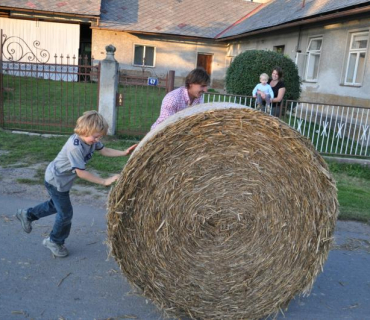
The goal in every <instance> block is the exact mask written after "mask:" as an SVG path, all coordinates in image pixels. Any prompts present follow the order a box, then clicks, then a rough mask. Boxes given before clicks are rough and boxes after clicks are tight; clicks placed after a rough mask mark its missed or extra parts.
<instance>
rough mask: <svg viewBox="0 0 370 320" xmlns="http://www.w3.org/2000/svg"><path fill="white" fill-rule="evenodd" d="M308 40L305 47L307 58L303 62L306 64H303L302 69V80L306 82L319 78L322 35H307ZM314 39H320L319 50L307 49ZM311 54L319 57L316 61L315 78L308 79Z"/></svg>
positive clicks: (315, 80)
mask: <svg viewBox="0 0 370 320" xmlns="http://www.w3.org/2000/svg"><path fill="white" fill-rule="evenodd" d="M308 40H309V41H308V45H307V49H306V54H307V59H306V63H305V64H306V66H305V70H304V81H306V82H317V81H318V80H319V73H320V61H321V52H322V46H323V42H324V37H323V36H312V37H309V39H308ZM314 40H321V46H320V50H309V48H310V45H311V43H312V41H314ZM312 56H318V57H319V62H318V65H317V74H316V78H312V79H308V74H309V72H308V71H309V68H310V62H311V57H312Z"/></svg>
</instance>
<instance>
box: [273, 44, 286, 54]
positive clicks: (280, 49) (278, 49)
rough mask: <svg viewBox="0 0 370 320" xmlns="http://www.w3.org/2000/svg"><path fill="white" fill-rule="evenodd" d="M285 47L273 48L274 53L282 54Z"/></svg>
mask: <svg viewBox="0 0 370 320" xmlns="http://www.w3.org/2000/svg"><path fill="white" fill-rule="evenodd" d="M284 50H285V46H274V51H275V52H277V53H281V54H284Z"/></svg>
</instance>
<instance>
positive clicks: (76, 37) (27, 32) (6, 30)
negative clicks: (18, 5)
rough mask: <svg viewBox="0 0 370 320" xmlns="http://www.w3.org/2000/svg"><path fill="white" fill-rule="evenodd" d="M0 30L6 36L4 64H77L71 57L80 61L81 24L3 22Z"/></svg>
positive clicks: (28, 21) (6, 20)
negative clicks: (18, 62)
mask: <svg viewBox="0 0 370 320" xmlns="http://www.w3.org/2000/svg"><path fill="white" fill-rule="evenodd" d="M0 29H2V30H3V35H6V38H5V37H4V38H3V39H2V40H3V45H4V48H3V50H4V52H3V59H4V60H5V61H7V60H9V61H20V62H40V63H56V62H57V63H63V64H66V63H69V64H74V63H76V64H77V63H78V60H77V59H76V60H73V59H72V57H73V56H75V57H76V58H78V49H79V43H80V26H79V24H68V23H54V22H45V21H34V20H22V19H9V18H0ZM55 55H56V56H57V61H55V57H54V56H55ZM61 56H63V57H64V59H63V60H61V59H60V57H61ZM67 56H69V57H70V59H69V60H68V61H67V58H66V57H67Z"/></svg>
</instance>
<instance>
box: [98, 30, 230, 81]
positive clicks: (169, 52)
mask: <svg viewBox="0 0 370 320" xmlns="http://www.w3.org/2000/svg"><path fill="white" fill-rule="evenodd" d="M109 44H112V45H114V46H115V47H116V48H117V50H116V52H115V58H116V60H117V61H118V62H119V64H120V69H121V70H128V71H136V72H138V73H140V72H141V71H142V70H143V69H142V67H139V66H134V65H133V53H134V45H135V44H139V45H148V46H153V47H155V48H156V57H155V66H154V67H145V68H144V71H145V72H146V74H148V73H149V74H151V75H152V76H158V77H162V76H165V75H166V73H167V72H168V71H169V70H175V75H176V82H175V86H180V85H183V80H184V77H186V75H187V74H188V73H189V71H191V70H192V69H194V68H195V67H196V63H197V54H198V53H209V54H212V55H213V60H212V73H211V80H212V83H211V84H212V85H213V86H215V85H216V86H217V84H218V83H219V82H222V84H220V85H221V86H222V87H223V80H224V77H225V72H226V67H227V62H226V44H224V43H215V42H214V41H212V40H210V41H204V42H200V41H192V40H181V39H176V38H174V37H171V38H170V37H169V38H164V37H155V36H145V35H133V34H129V33H127V32H114V31H107V30H99V29H93V33H92V55H93V57H94V59H95V60H102V59H104V58H105V46H107V45H109Z"/></svg>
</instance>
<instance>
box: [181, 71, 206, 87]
mask: <svg viewBox="0 0 370 320" xmlns="http://www.w3.org/2000/svg"><path fill="white" fill-rule="evenodd" d="M209 81H210V78H209V75H208V73H207V72H206V71H205V70H204V69H203V68H196V69H194V70H192V71H190V73H189V74H188V75H187V76H186V78H185V87H186V88H187V89H189V87H190V85H191V84H193V83H195V84H207V85H208V84H209Z"/></svg>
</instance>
